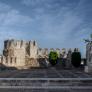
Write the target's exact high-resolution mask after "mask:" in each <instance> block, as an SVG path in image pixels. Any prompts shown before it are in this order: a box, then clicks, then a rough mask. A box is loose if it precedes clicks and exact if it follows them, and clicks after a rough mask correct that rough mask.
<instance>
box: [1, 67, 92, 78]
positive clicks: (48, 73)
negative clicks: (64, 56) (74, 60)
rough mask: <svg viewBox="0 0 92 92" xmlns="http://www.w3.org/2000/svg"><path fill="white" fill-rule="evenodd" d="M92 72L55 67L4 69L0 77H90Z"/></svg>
mask: <svg viewBox="0 0 92 92" xmlns="http://www.w3.org/2000/svg"><path fill="white" fill-rule="evenodd" d="M91 77H92V73H85V72H84V71H83V70H82V69H62V68H60V69H57V68H55V67H49V68H39V69H36V68H35V69H27V70H4V71H1V72H0V78H91Z"/></svg>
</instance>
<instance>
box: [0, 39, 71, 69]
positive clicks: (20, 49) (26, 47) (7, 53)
mask: <svg viewBox="0 0 92 92" xmlns="http://www.w3.org/2000/svg"><path fill="white" fill-rule="evenodd" d="M50 51H56V52H57V53H58V56H59V58H61V57H62V55H63V54H64V53H66V54H68V49H59V48H56V49H54V48H50V49H48V48H39V47H38V45H37V42H36V41H23V40H13V39H12V40H6V41H4V50H3V55H2V56H1V57H0V62H1V63H2V64H4V65H6V66H11V67H18V68H19V67H23V66H30V67H36V66H37V67H40V65H39V62H38V61H37V59H39V58H47V59H48V56H49V52H50ZM68 58H69V57H68ZM69 60H70V59H69Z"/></svg>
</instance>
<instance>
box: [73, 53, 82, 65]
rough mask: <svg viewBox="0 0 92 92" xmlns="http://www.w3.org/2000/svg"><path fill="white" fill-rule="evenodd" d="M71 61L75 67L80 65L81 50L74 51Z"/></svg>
mask: <svg viewBox="0 0 92 92" xmlns="http://www.w3.org/2000/svg"><path fill="white" fill-rule="evenodd" d="M71 63H72V64H73V66H74V67H79V66H80V64H81V53H80V52H73V53H72V57H71Z"/></svg>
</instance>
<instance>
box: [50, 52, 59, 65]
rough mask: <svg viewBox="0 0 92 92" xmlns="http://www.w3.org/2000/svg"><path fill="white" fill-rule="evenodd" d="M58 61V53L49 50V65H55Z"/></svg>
mask: <svg viewBox="0 0 92 92" xmlns="http://www.w3.org/2000/svg"><path fill="white" fill-rule="evenodd" d="M57 61H58V54H57V52H54V51H51V52H50V54H49V62H50V63H51V65H56V64H57Z"/></svg>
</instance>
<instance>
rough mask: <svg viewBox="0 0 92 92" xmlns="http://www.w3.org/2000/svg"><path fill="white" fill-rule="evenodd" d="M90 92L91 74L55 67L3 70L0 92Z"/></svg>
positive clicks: (91, 84) (91, 86) (0, 76)
mask: <svg viewBox="0 0 92 92" xmlns="http://www.w3.org/2000/svg"><path fill="white" fill-rule="evenodd" d="M78 91H79V92H81V91H83V92H92V73H85V72H84V71H83V69H74V68H73V69H62V68H56V67H48V68H39V69H36V68H34V69H27V70H3V71H1V72H0V92H78Z"/></svg>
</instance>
